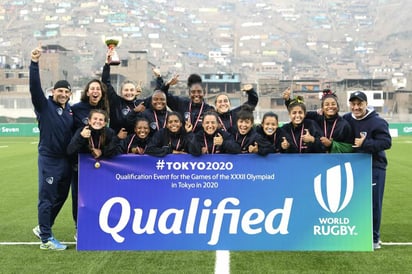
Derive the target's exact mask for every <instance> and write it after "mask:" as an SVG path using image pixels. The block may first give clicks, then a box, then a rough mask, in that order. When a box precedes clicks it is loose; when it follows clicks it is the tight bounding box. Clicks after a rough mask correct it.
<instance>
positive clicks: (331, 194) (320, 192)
mask: <svg viewBox="0 0 412 274" xmlns="http://www.w3.org/2000/svg"><path fill="white" fill-rule="evenodd" d="M342 169H343V167H342V166H341V165H337V166H334V167H331V168H329V169H328V170H326V179H322V175H324V174H319V175H318V176H316V177H315V179H314V182H313V183H314V191H315V196H316V200H317V201H318V203H319V205H320V206H321V207H322V208H323V209H324V210H326V211H327V212H330V213H337V212H340V211H342V210H343V209H344V208H345V207H346V206H347V205H348V204H349V202H350V200H351V199H352V194H353V172H352V166H351V164H350V163H345V164H344V172H345V174H346V176H342ZM345 177H346V183H345V184H344V183H342V181H343V179H344V178H345ZM323 178H325V177H323Z"/></svg>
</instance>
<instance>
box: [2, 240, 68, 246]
mask: <svg viewBox="0 0 412 274" xmlns="http://www.w3.org/2000/svg"><path fill="white" fill-rule="evenodd" d="M61 243H62V244H69V245H74V244H76V242H61ZM39 244H40V241H38V242H0V245H39Z"/></svg>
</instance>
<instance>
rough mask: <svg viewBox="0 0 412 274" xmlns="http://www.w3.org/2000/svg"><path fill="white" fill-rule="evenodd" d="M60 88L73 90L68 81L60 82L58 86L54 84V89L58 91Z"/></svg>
mask: <svg viewBox="0 0 412 274" xmlns="http://www.w3.org/2000/svg"><path fill="white" fill-rule="evenodd" d="M58 88H67V89H68V90H70V91H71V90H72V88H71V86H70V84H69V82H67V81H66V80H59V81H57V82H56V84H54V87H53V89H58Z"/></svg>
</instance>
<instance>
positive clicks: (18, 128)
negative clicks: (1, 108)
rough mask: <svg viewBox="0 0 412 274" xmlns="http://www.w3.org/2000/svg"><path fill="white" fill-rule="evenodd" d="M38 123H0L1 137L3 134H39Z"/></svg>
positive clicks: (20, 135) (19, 135)
mask: <svg viewBox="0 0 412 274" xmlns="http://www.w3.org/2000/svg"><path fill="white" fill-rule="evenodd" d="M39 133H40V131H39V128H38V127H37V124H19V123H14V124H8V123H7V124H6V123H0V137H2V136H16V137H17V136H18V137H22V136H39Z"/></svg>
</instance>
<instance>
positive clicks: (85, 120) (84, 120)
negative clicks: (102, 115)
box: [82, 117, 89, 125]
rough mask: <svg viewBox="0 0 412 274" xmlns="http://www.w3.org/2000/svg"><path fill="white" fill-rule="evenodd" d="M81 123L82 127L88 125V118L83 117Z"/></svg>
mask: <svg viewBox="0 0 412 274" xmlns="http://www.w3.org/2000/svg"><path fill="white" fill-rule="evenodd" d="M82 123H83V125H88V124H89V118H88V117H84V118H83V119H82Z"/></svg>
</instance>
